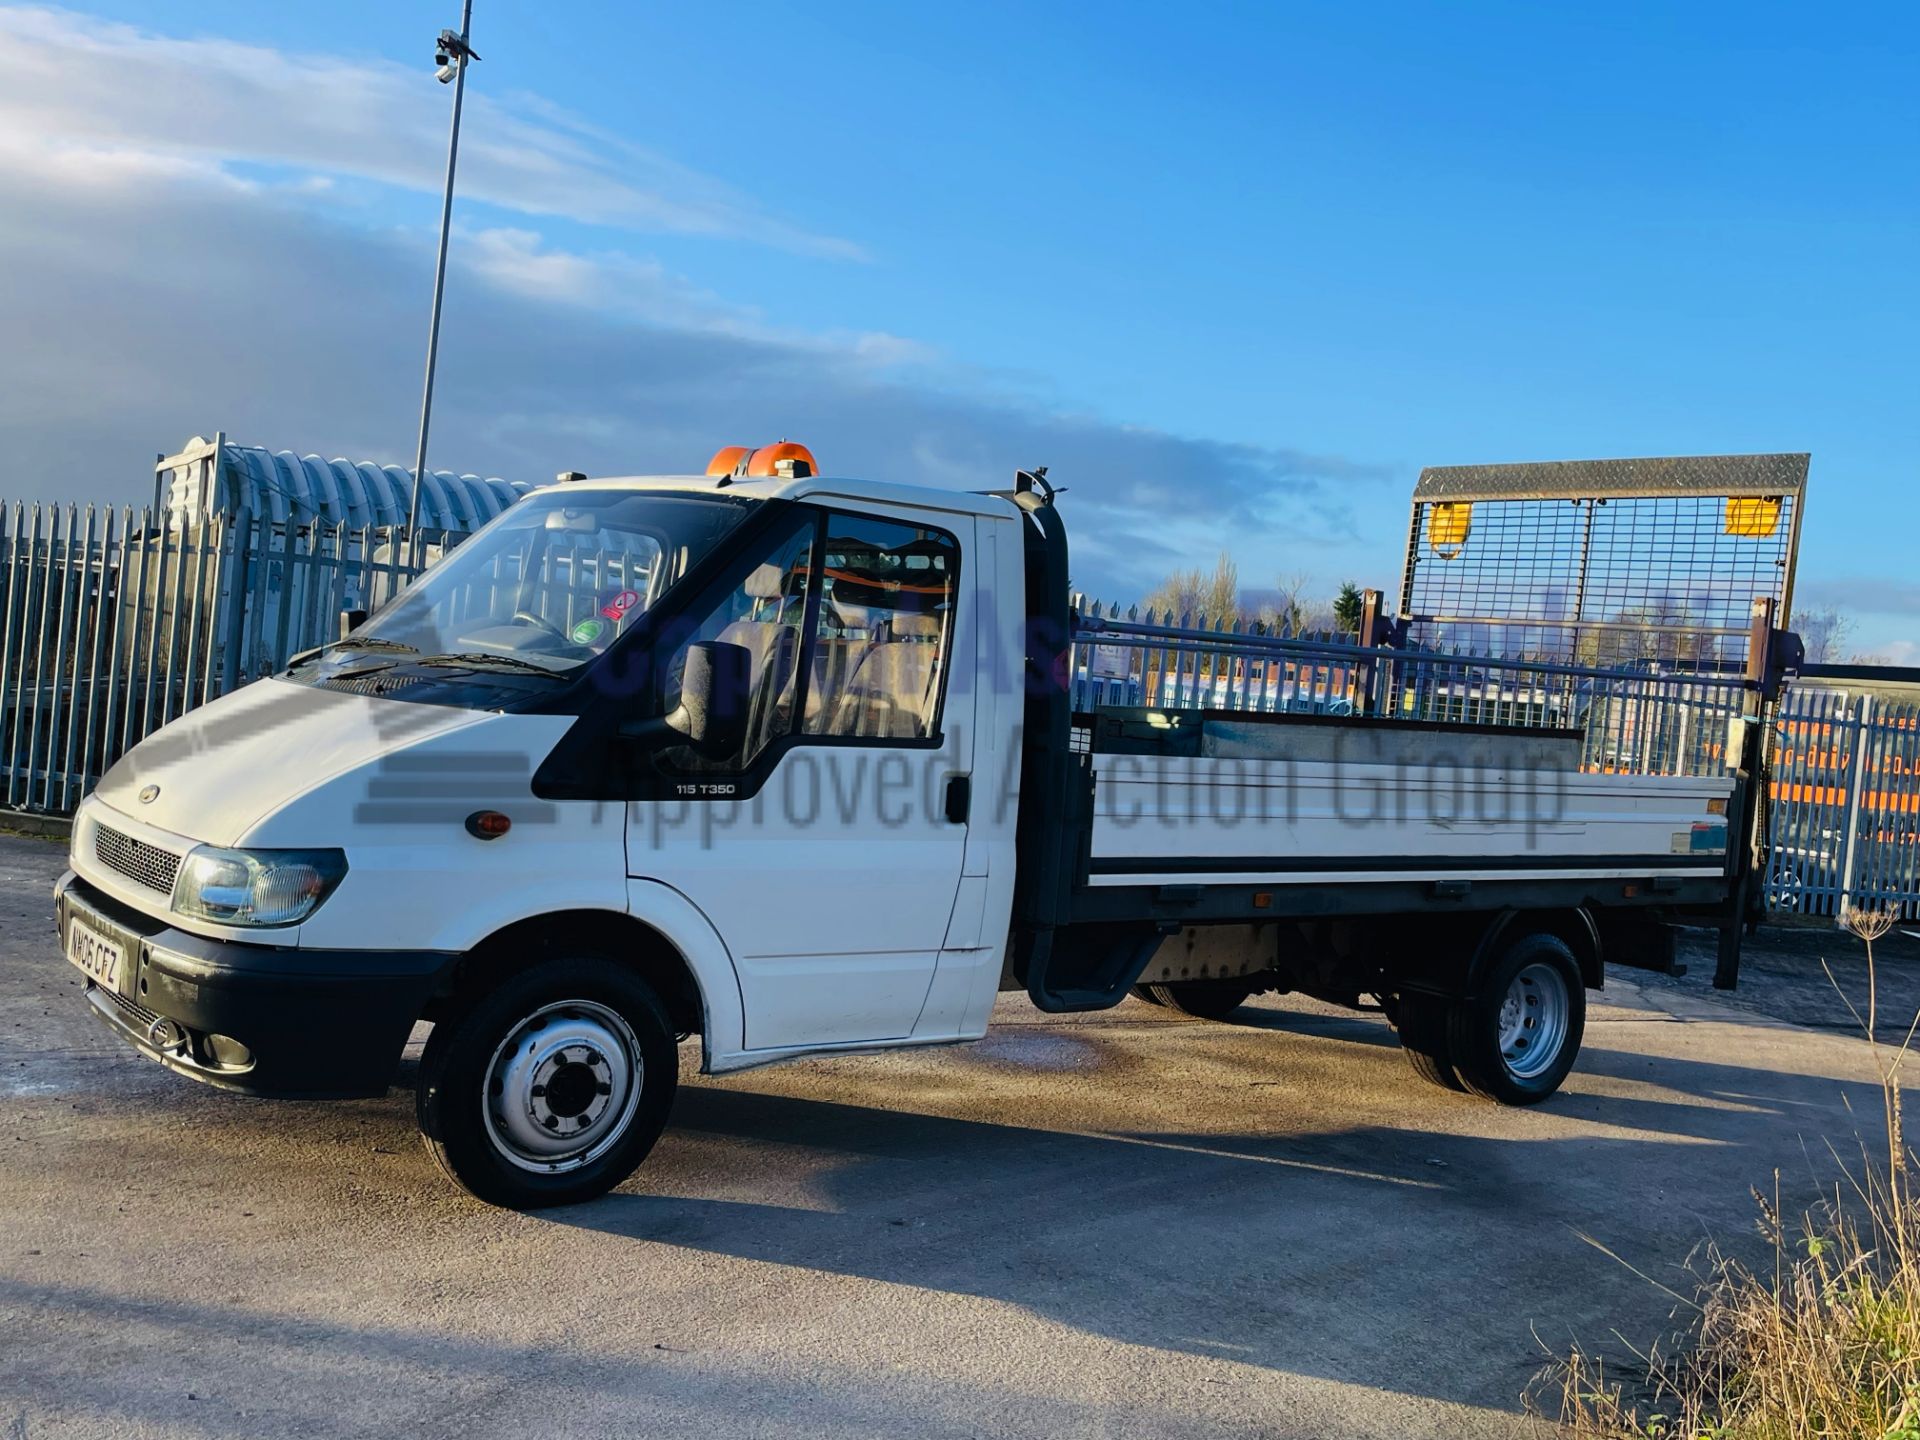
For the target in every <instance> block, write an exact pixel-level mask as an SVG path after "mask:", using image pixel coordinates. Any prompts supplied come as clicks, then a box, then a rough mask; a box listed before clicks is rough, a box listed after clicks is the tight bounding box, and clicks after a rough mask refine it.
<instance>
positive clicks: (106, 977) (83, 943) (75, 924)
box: [67, 915, 128, 995]
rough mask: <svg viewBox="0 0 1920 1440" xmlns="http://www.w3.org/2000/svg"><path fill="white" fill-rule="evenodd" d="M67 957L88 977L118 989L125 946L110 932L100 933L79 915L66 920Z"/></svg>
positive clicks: (122, 976) (122, 977) (123, 970)
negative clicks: (106, 933)
mask: <svg viewBox="0 0 1920 1440" xmlns="http://www.w3.org/2000/svg"><path fill="white" fill-rule="evenodd" d="M67 959H69V960H71V961H72V962H73V963H74V964H75V965H78V966H79V967H80V969H81V971H82V973H84V974H85V975H86V976H87V977H88V978H89V979H91V980H93V981H95V982H97V983H99V984H101V985H104V986H106V988H107V989H109V990H111V991H113V992H114V993H115V994H116V995H117V994H119V993H120V987H121V985H122V984H123V982H124V980H125V978H126V974H127V970H128V964H127V959H128V957H127V947H126V946H125V945H124V944H123V943H121V942H120V941H118V940H115V939H113V938H112V937H111V936H108V935H103V934H101V933H100V931H98V930H96V929H94V928H93V927H92V926H91V925H89V924H87V922H86V921H84V920H82V919H81V918H80V917H79V916H77V915H73V916H69V917H68V920H67Z"/></svg>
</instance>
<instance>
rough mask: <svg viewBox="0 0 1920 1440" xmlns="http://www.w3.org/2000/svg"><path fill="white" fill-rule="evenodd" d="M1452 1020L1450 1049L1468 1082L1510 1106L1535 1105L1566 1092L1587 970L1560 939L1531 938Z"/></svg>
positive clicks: (1493, 970) (1513, 949)
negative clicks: (1564, 1082) (1563, 1084)
mask: <svg viewBox="0 0 1920 1440" xmlns="http://www.w3.org/2000/svg"><path fill="white" fill-rule="evenodd" d="M1474 990H1475V993H1474V995H1473V996H1472V997H1471V998H1470V999H1465V1000H1461V1001H1459V1002H1457V1003H1456V1004H1455V1005H1454V1006H1453V1007H1452V1010H1451V1011H1450V1013H1449V1014H1448V1017H1447V1022H1448V1023H1447V1050H1448V1054H1449V1055H1450V1057H1451V1058H1452V1061H1453V1067H1454V1072H1455V1073H1456V1074H1457V1075H1458V1076H1459V1078H1460V1082H1461V1083H1462V1084H1463V1085H1465V1086H1466V1088H1467V1089H1469V1090H1471V1091H1472V1092H1473V1093H1474V1094H1476V1095H1481V1096H1485V1097H1486V1098H1487V1099H1489V1100H1498V1101H1499V1102H1500V1103H1501V1104H1503V1105H1533V1104H1537V1103H1538V1102H1540V1101H1542V1100H1544V1099H1546V1098H1547V1097H1548V1096H1549V1095H1551V1094H1553V1092H1554V1091H1556V1090H1558V1089H1559V1088H1560V1082H1561V1081H1562V1080H1565V1079H1566V1078H1567V1072H1568V1071H1570V1070H1571V1069H1573V1062H1574V1059H1575V1057H1576V1056H1578V1055H1579V1053H1580V1037H1581V1035H1582V1034H1583V1033H1584V1031H1585V1029H1586V1023H1587V992H1586V986H1585V983H1584V982H1583V981H1582V980H1581V978H1580V967H1579V965H1578V964H1577V963H1576V962H1575V961H1574V958H1573V952H1572V951H1571V950H1569V949H1568V948H1567V946H1566V943H1565V942H1564V941H1562V940H1561V939H1559V938H1558V937H1557V936H1554V935H1545V934H1537V935H1528V936H1526V937H1525V938H1524V939H1521V940H1518V941H1516V942H1515V943H1514V944H1513V945H1512V946H1510V947H1509V948H1508V949H1507V951H1506V953H1505V954H1503V955H1501V957H1500V958H1499V959H1498V960H1497V961H1495V962H1494V963H1493V965H1492V966H1491V967H1489V969H1488V971H1487V973H1486V975H1485V977H1484V978H1483V979H1482V980H1481V982H1480V983H1479V984H1478V985H1476V986H1475V987H1474Z"/></svg>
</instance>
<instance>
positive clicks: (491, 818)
mask: <svg viewBox="0 0 1920 1440" xmlns="http://www.w3.org/2000/svg"><path fill="white" fill-rule="evenodd" d="M512 828H513V821H511V820H509V819H508V818H507V817H506V816H504V815H502V814H501V813H500V812H499V811H498V810H476V811H474V812H473V814H471V815H469V816H467V833H468V834H469V835H471V836H473V838H474V839H476V840H498V839H499V838H500V837H501V836H502V835H504V834H506V833H507V831H509V830H511V829H512Z"/></svg>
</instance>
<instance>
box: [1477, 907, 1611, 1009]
mask: <svg viewBox="0 0 1920 1440" xmlns="http://www.w3.org/2000/svg"><path fill="white" fill-rule="evenodd" d="M1528 935H1552V936H1554V937H1555V938H1556V939H1558V940H1559V941H1560V942H1561V943H1562V944H1564V945H1565V946H1566V947H1567V948H1568V949H1569V950H1571V951H1572V952H1573V958H1574V961H1575V963H1577V964H1578V965H1579V967H1580V980H1581V983H1582V984H1583V985H1585V986H1586V988H1587V989H1589V990H1598V989H1600V988H1601V986H1602V985H1603V984H1604V983H1605V981H1606V956H1605V951H1604V949H1603V947H1602V945H1601V943H1600V927H1599V925H1598V924H1597V923H1596V922H1595V920H1594V918H1593V915H1592V912H1590V911H1589V910H1588V909H1587V907H1586V906H1584V905H1572V906H1567V907H1565V908H1561V909H1553V910H1503V911H1501V912H1500V913H1499V914H1498V915H1496V916H1494V918H1493V921H1492V923H1491V924H1489V925H1488V926H1487V928H1486V931H1485V932H1484V933H1483V934H1482V935H1481V937H1480V943H1479V944H1478V945H1477V946H1476V947H1475V948H1474V953H1473V959H1472V961H1471V962H1470V963H1469V965H1468V967H1467V993H1468V994H1473V993H1475V991H1476V989H1477V987H1478V986H1479V983H1480V977H1481V976H1482V975H1484V974H1485V973H1486V971H1487V967H1488V966H1489V965H1491V964H1492V963H1493V961H1494V959H1495V958H1496V957H1497V956H1499V954H1500V952H1501V951H1502V950H1504V949H1505V948H1506V947H1507V946H1508V945H1510V944H1512V943H1513V942H1514V941H1515V940H1519V939H1522V938H1523V937H1525V936H1528Z"/></svg>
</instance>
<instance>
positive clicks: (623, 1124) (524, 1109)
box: [418, 955, 679, 1210]
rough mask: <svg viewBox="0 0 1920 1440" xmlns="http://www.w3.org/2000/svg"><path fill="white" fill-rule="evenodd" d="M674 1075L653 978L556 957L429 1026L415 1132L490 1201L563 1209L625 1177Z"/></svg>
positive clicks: (615, 965) (675, 1062) (652, 1137)
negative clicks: (417, 1131) (562, 1207)
mask: <svg viewBox="0 0 1920 1440" xmlns="http://www.w3.org/2000/svg"><path fill="white" fill-rule="evenodd" d="M678 1083H679V1057H678V1054H677V1052H676V1047H675V1045H674V1038H673V1032H672V1030H671V1029H670V1028H669V1027H668V1024H667V1019H666V1014H665V1011H664V1010H663V1008H662V1007H661V1004H660V1001H659V999H658V997H657V996H655V994H654V992H653V989H652V987H651V986H649V985H648V984H647V983H646V982H645V981H644V980H642V979H641V978H640V977H639V976H637V975H635V974H633V973H632V972H631V971H629V970H627V969H626V968H625V967H624V966H622V965H620V964H619V962H617V961H615V960H613V959H611V958H610V957H600V956H584V955H583V956H579V957H574V958H568V959H561V960H552V961H548V962H546V963H544V964H540V965H536V966H534V967H532V968H531V969H528V970H523V971H521V972H520V973H519V974H517V975H513V976H510V977H509V978H508V979H507V980H505V981H504V982H503V983H501V984H500V985H499V986H497V987H496V988H494V989H493V990H491V991H489V992H488V993H487V994H486V995H485V996H483V997H482V998H481V999H480V1000H479V1001H478V1002H477V1003H475V1004H474V1005H472V1006H471V1007H470V1008H468V1009H466V1010H464V1011H463V1012H460V1013H458V1014H456V1015H452V1016H449V1017H448V1018H447V1019H445V1020H443V1021H442V1022H440V1023H439V1024H437V1025H435V1026H434V1028H433V1034H432V1036H431V1038H430V1039H429V1040H428V1042H427V1049H426V1054H425V1055H423V1056H422V1057H421V1063H420V1088H419V1095H418V1113H419V1119H420V1131H421V1134H422V1135H423V1136H424V1137H425V1140H426V1143H427V1149H428V1150H429V1151H430V1152H431V1153H432V1155H433V1157H434V1159H435V1160H437V1161H438V1162H439V1164H440V1168H441V1169H443V1170H445V1171H446V1172H447V1174H448V1175H449V1176H450V1177H452V1179H453V1180H454V1181H455V1183H457V1184H458V1185H460V1186H461V1187H462V1188H463V1189H465V1190H466V1191H467V1192H468V1193H470V1194H472V1195H474V1196H476V1197H477V1198H479V1199H481V1200H485V1201H486V1202H488V1203H489V1204H492V1205H505V1206H509V1207H512V1208H514V1209H523V1210H530V1209H536V1208H539V1207H541V1206H546V1205H570V1204H574V1203H577V1202H578V1201H582V1200H591V1199H593V1198H594V1197H595V1196H597V1195H603V1194H605V1193H606V1192H607V1191H608V1190H611V1189H612V1188H613V1187H614V1186H616V1185H618V1184H619V1183H620V1182H621V1181H622V1180H624V1179H626V1178H627V1176H628V1175H630V1174H632V1173H633V1171H634V1169H635V1168H636V1167H637V1166H638V1165H639V1164H640V1162H641V1161H642V1160H644V1159H645V1158H646V1156H647V1152H648V1151H649V1150H651V1149H652V1148H653V1144H654V1141H656V1140H657V1139H659V1137H660V1131H661V1130H662V1129H663V1128H664V1127H665V1125H666V1120H667V1111H668V1109H669V1108H670V1107H671V1106H672V1104H673V1095H674V1090H675V1088H676V1087H677V1085H678Z"/></svg>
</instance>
